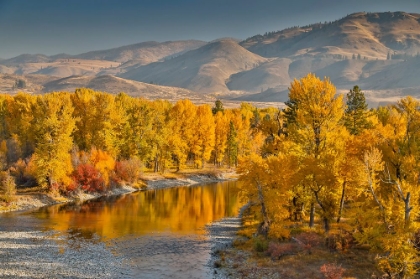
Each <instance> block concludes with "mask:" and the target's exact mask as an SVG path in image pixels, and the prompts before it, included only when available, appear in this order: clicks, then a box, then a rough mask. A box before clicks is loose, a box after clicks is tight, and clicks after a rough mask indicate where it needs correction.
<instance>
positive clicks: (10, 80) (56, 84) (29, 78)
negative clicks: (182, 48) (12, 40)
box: [0, 74, 214, 102]
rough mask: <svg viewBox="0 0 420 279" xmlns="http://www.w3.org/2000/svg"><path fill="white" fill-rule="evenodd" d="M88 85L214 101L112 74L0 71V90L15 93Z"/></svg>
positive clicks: (157, 96) (153, 96) (138, 94)
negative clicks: (22, 84) (58, 75)
mask: <svg viewBox="0 0 420 279" xmlns="http://www.w3.org/2000/svg"><path fill="white" fill-rule="evenodd" d="M18 79H23V80H25V82H26V88H25V89H23V90H17V89H14V88H13V86H14V84H15V82H16V81H17V80H18ZM82 87H86V88H91V89H94V90H97V91H102V92H108V93H112V94H118V93H120V92H124V93H126V94H128V95H130V96H134V97H144V98H148V99H166V100H171V101H176V100H179V99H185V98H188V99H190V100H195V101H198V102H200V101H208V102H210V101H214V100H213V99H212V98H207V97H205V98H203V96H202V95H201V94H198V93H195V92H192V91H190V90H187V89H184V88H176V87H169V86H159V85H153V84H147V83H143V82H138V81H132V80H125V79H123V78H119V77H115V76H110V75H107V76H97V77H95V76H71V77H66V78H59V79H57V78H56V77H51V76H48V75H26V76H19V75H6V74H0V92H3V93H17V92H18V91H26V92H29V93H33V92H37V93H47V92H58V91H68V92H74V91H75V89H76V88H82Z"/></svg>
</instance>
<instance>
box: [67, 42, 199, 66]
mask: <svg viewBox="0 0 420 279" xmlns="http://www.w3.org/2000/svg"><path fill="white" fill-rule="evenodd" d="M205 44H206V42H203V41H196V40H189V41H175V42H164V43H158V42H144V43H139V44H134V45H129V46H123V47H118V48H113V49H107V50H99V51H91V52H87V53H83V54H79V55H75V56H74V58H79V59H89V60H108V61H116V62H120V63H125V62H128V61H133V60H134V61H136V62H137V63H139V64H141V65H146V64H149V63H152V62H156V61H159V60H161V59H165V58H170V57H172V56H177V55H180V54H182V53H184V52H186V51H189V50H193V49H197V48H199V47H201V46H203V45H205Z"/></svg>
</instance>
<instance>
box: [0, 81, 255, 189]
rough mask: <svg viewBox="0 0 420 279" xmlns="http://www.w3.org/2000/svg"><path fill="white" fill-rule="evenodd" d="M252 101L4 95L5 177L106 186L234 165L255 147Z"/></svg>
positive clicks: (0, 130) (81, 93)
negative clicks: (227, 104)
mask: <svg viewBox="0 0 420 279" xmlns="http://www.w3.org/2000/svg"><path fill="white" fill-rule="evenodd" d="M254 110H255V108H254V107H252V106H251V105H249V104H246V103H244V104H242V105H241V107H240V108H237V109H224V108H223V104H222V103H221V102H220V101H218V102H216V104H215V107H213V109H212V107H211V106H210V105H194V104H193V103H192V102H191V101H189V100H180V101H178V102H176V103H175V104H171V103H170V102H168V101H163V100H156V101H150V100H146V99H143V98H133V97H130V96H128V95H126V94H124V93H121V94H118V95H111V94H108V93H103V92H97V91H93V90H90V89H85V88H83V89H77V90H76V91H75V92H74V93H69V92H54V93H49V94H45V95H30V94H26V93H19V94H17V95H15V96H10V95H6V94H5V95H1V96H0V168H1V169H2V171H3V172H2V176H1V181H2V183H3V184H5V181H9V182H10V181H11V179H10V177H12V178H13V179H14V181H15V183H16V184H17V185H21V186H33V185H40V186H42V187H44V188H45V189H48V190H50V191H55V192H59V193H64V194H67V193H68V192H72V191H76V190H83V191H103V190H106V189H108V188H110V187H115V186H118V185H121V184H122V183H136V181H137V180H138V178H139V173H140V171H141V170H142V168H143V167H147V168H150V169H152V170H154V171H155V172H165V171H166V170H168V169H170V168H173V169H177V170H180V169H182V168H185V167H187V166H188V167H194V168H201V167H203V166H204V164H205V163H212V164H214V165H216V166H222V165H226V166H235V165H236V164H237V157H238V155H241V154H242V155H244V154H247V153H250V152H255V150H256V149H257V143H256V142H255V141H254V140H253V135H252V134H251V130H250V128H249V127H250V122H251V121H252V118H253V117H254V113H253V111H254Z"/></svg>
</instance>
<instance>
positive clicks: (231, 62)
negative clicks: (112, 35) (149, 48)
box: [120, 39, 268, 93]
mask: <svg viewBox="0 0 420 279" xmlns="http://www.w3.org/2000/svg"><path fill="white" fill-rule="evenodd" d="M267 61H268V60H267V59H265V58H262V57H260V56H259V55H256V54H254V53H251V52H249V51H247V50H246V49H244V48H243V47H241V46H240V45H239V44H238V43H237V42H235V41H233V40H229V39H227V40H220V41H216V42H213V43H209V44H207V45H205V46H203V47H201V48H199V49H196V50H192V51H189V52H187V53H185V54H183V55H180V56H178V57H175V58H173V59H170V60H166V61H163V62H156V63H151V64H149V65H146V66H142V67H138V68H135V69H132V70H130V71H127V72H126V73H123V74H121V75H120V76H121V77H124V78H128V79H133V80H138V81H143V82H149V83H155V84H163V85H170V86H176V87H183V88H188V89H190V90H193V91H197V92H201V93H226V92H227V91H229V89H228V88H227V86H226V81H227V80H228V79H229V77H230V76H231V75H232V74H235V73H238V72H241V71H245V70H248V69H252V68H255V67H257V66H258V65H260V64H262V63H265V62H267Z"/></svg>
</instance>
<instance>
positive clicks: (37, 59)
mask: <svg viewBox="0 0 420 279" xmlns="http://www.w3.org/2000/svg"><path fill="white" fill-rule="evenodd" d="M51 60H52V59H51V58H50V57H48V56H46V55H43V54H22V55H19V56H16V57H13V58H10V59H5V60H1V61H0V64H2V65H6V66H16V65H19V64H24V63H45V62H50V61H51Z"/></svg>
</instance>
